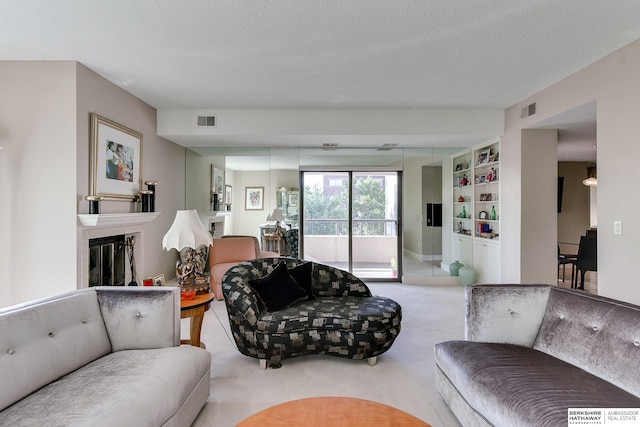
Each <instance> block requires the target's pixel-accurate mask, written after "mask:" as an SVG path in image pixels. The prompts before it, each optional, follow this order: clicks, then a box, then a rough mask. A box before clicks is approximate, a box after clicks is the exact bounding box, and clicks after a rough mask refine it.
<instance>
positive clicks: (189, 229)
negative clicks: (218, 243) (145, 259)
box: [162, 210, 213, 294]
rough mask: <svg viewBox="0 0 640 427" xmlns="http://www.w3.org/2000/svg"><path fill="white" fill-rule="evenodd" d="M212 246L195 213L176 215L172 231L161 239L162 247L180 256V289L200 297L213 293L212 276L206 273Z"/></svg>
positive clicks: (180, 212) (179, 212) (207, 233)
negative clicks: (210, 277) (176, 252)
mask: <svg viewBox="0 0 640 427" xmlns="http://www.w3.org/2000/svg"><path fill="white" fill-rule="evenodd" d="M212 243H213V239H212V238H211V234H209V232H208V231H207V229H206V228H205V226H204V225H203V224H202V221H200V218H199V217H198V213H197V212H196V211H195V210H190V211H177V212H176V217H175V219H174V220H173V224H171V228H169V231H167V234H165V235H164V237H163V238H162V247H163V248H164V249H165V250H170V249H177V250H178V252H180V260H178V261H177V262H176V276H177V278H178V284H179V285H180V288H181V289H183V290H195V291H196V293H198V294H206V293H209V292H210V286H209V275H208V274H206V273H205V268H206V266H207V259H208V256H207V255H208V251H209V245H211V244H212Z"/></svg>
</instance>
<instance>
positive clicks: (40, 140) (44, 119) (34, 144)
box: [0, 61, 185, 307]
mask: <svg viewBox="0 0 640 427" xmlns="http://www.w3.org/2000/svg"><path fill="white" fill-rule="evenodd" d="M0 95H1V96H0V117H1V119H0V147H2V149H0V178H1V179H0V200H2V203H1V204H0V224H1V225H0V227H2V230H0V234H1V235H2V239H1V240H0V274H1V275H2V276H1V277H0V307H4V306H8V305H12V304H17V303H20V302H23V301H27V300H31V299H34V298H39V297H44V296H48V295H54V294H57V293H61V292H66V291H70V290H73V289H76V288H77V287H78V286H79V283H80V273H79V269H80V265H79V258H80V250H79V248H78V240H77V239H78V237H77V236H78V230H79V225H78V219H77V214H78V213H86V212H88V204H87V202H86V201H85V200H84V197H85V196H86V195H87V194H88V192H89V181H88V179H89V166H88V164H89V113H90V112H95V113H98V114H100V115H102V116H105V117H107V118H110V119H112V120H115V121H116V122H119V123H122V124H123V125H125V126H128V127H130V128H132V129H135V130H137V131H140V132H142V134H143V162H142V178H143V180H156V181H158V182H159V185H158V197H157V202H156V206H157V210H158V211H160V212H163V213H162V214H161V215H160V216H159V217H158V218H157V219H156V220H155V221H154V222H152V223H149V224H147V225H145V236H146V238H145V247H144V248H143V249H144V250H143V257H144V261H143V264H144V266H145V271H138V274H139V276H140V277H142V276H149V275H157V274H160V273H164V274H165V276H167V278H171V277H173V276H175V269H174V265H175V259H177V254H176V253H167V252H165V251H163V250H162V247H161V240H162V236H163V235H164V233H165V232H166V230H167V229H168V228H169V226H170V225H171V222H172V221H173V216H174V214H175V211H176V210H178V209H183V207H184V188H185V180H184V164H185V157H184V148H182V147H180V146H178V145H176V144H174V143H172V142H169V141H167V140H165V139H163V138H160V137H158V136H157V135H156V112H155V109H153V108H151V107H150V106H148V105H147V104H145V103H144V102H142V101H141V100H139V99H137V98H135V97H134V96H133V95H131V94H130V93H128V92H126V91H124V90H122V89H120V88H118V87H117V86H115V85H114V84H112V83H110V82H108V81H107V80H106V79H104V78H102V77H100V76H99V75H98V74H96V73H94V72H93V71H91V70H89V69H87V68H86V67H84V66H82V65H80V64H78V63H76V62H50V61H46V62H26V61H25V62H22V61H15V62H13V61H12V62H0ZM101 209H102V211H103V212H105V213H107V212H130V211H131V210H132V204H131V203H128V202H116V201H106V202H103V203H102V206H101Z"/></svg>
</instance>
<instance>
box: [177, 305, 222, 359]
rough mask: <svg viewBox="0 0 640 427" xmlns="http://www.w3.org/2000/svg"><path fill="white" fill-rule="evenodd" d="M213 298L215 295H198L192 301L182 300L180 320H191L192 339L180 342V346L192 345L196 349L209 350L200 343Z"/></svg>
mask: <svg viewBox="0 0 640 427" xmlns="http://www.w3.org/2000/svg"><path fill="white" fill-rule="evenodd" d="M213 298H214V295H213V293H208V294H202V295H196V296H195V297H193V299H190V300H185V299H182V298H180V318H181V319H187V318H191V328H190V335H189V337H190V339H188V340H180V344H191V345H192V346H194V347H202V348H207V346H205V345H204V343H202V342H200V331H202V320H203V319H204V312H205V311H207V310H209V307H211V301H213Z"/></svg>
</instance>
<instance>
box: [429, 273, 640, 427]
mask: <svg viewBox="0 0 640 427" xmlns="http://www.w3.org/2000/svg"><path fill="white" fill-rule="evenodd" d="M465 338H466V340H467V341H448V342H444V343H439V344H437V345H436V347H435V362H436V387H437V389H438V391H439V392H440V395H441V396H442V397H443V398H444V400H445V401H446V402H447V404H448V405H449V407H450V408H451V410H452V411H453V413H454V414H455V415H456V417H458V420H459V421H460V422H461V424H462V425H463V426H491V425H494V426H506V427H516V426H535V427H540V426H566V425H567V423H568V408H640V307H638V306H635V305H632V304H628V303H624V302H620V301H615V300H612V299H608V298H604V297H599V296H594V295H590V294H586V293H584V292H582V291H577V290H571V289H565V288H560V287H557V286H548V285H472V286H467V287H466V328H465Z"/></svg>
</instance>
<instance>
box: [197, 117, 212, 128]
mask: <svg viewBox="0 0 640 427" xmlns="http://www.w3.org/2000/svg"><path fill="white" fill-rule="evenodd" d="M215 125H216V116H198V126H209V127H214V126H215Z"/></svg>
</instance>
